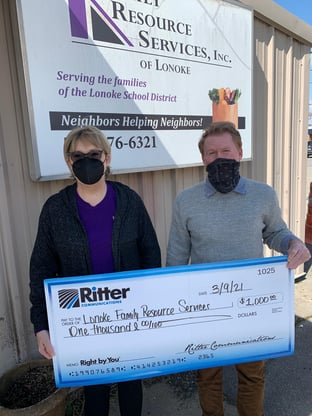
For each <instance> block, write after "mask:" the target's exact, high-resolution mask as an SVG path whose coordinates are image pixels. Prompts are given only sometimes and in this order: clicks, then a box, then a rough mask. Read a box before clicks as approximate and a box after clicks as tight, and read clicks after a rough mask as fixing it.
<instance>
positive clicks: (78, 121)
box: [50, 111, 245, 130]
mask: <svg viewBox="0 0 312 416" xmlns="http://www.w3.org/2000/svg"><path fill="white" fill-rule="evenodd" d="M211 122H212V117H211V116H203V115H192V116H190V115H165V114H116V113H76V112H62V111H51V112H50V126H51V130H71V129H73V128H75V127H79V126H85V125H92V126H95V127H97V128H99V129H100V130H203V129H205V128H206V127H207V126H208V125H209V124H210V123H211ZM238 128H239V129H244V128H245V117H239V119H238Z"/></svg>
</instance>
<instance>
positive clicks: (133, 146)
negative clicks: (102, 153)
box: [107, 136, 157, 150]
mask: <svg viewBox="0 0 312 416" xmlns="http://www.w3.org/2000/svg"><path fill="white" fill-rule="evenodd" d="M107 139H108V141H109V143H110V145H111V146H112V147H114V148H115V149H117V150H122V149H130V150H137V149H156V147H157V143H156V137H155V136H131V137H130V138H126V137H122V136H118V137H114V136H109V137H107Z"/></svg>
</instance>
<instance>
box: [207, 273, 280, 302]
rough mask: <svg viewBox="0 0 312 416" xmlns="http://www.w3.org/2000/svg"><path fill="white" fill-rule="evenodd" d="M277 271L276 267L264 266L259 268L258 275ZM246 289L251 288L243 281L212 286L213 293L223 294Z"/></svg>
mask: <svg viewBox="0 0 312 416" xmlns="http://www.w3.org/2000/svg"><path fill="white" fill-rule="evenodd" d="M274 273H276V270H275V267H262V268H261V269H257V276H268V275H272V274H274ZM244 290H249V288H245V287H244V284H243V283H242V282H234V281H233V280H231V281H230V282H221V283H218V284H215V285H213V286H212V291H211V294H212V295H222V294H225V293H234V292H243V291H244Z"/></svg>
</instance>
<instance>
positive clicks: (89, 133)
mask: <svg viewBox="0 0 312 416" xmlns="http://www.w3.org/2000/svg"><path fill="white" fill-rule="evenodd" d="M80 140H83V141H87V142H89V143H91V144H93V145H94V146H95V147H96V148H97V149H101V150H103V151H104V153H105V155H109V156H110V155H111V145H110V143H109V141H108V140H107V137H106V136H105V134H104V133H102V131H101V130H99V129H98V128H97V127H94V126H82V127H76V128H75V129H73V130H71V131H70V132H69V133H68V135H67V136H66V137H65V141H64V147H63V152H64V159H65V161H66V162H67V161H68V160H69V157H70V152H73V151H74V150H75V147H76V144H77V142H79V141H80ZM109 174H110V167H109V166H107V168H106V170H105V176H108V175H109Z"/></svg>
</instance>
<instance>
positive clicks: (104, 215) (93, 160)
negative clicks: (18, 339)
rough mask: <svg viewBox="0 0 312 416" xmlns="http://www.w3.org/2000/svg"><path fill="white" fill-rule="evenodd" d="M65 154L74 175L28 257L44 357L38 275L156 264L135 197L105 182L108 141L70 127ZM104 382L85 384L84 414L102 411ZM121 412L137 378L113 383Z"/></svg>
mask: <svg viewBox="0 0 312 416" xmlns="http://www.w3.org/2000/svg"><path fill="white" fill-rule="evenodd" d="M64 158H65V161H66V163H67V165H68V168H69V170H70V171H71V173H72V175H73V176H74V178H75V179H76V181H75V184H73V185H69V186H67V187H66V188H64V189H63V190H61V191H60V192H59V193H57V194H55V195H52V196H51V197H50V198H49V199H48V200H47V201H46V203H45V204H44V206H43V209H42V212H41V214H40V218H39V226H38V233H37V237H36V241H35V244H34V248H33V252H32V255H31V260H30V301H31V304H32V306H31V321H32V323H33V325H34V330H35V334H36V338H37V343H38V348H39V352H40V353H41V354H42V355H43V356H44V357H46V358H48V359H51V358H52V357H53V355H54V354H55V352H54V349H53V346H52V345H51V342H50V337H49V330H48V320H47V312H46V305H45V297H44V288H43V280H44V279H46V278H52V277H62V276H64V277H69V276H82V275H88V274H97V273H111V272H119V271H126V270H137V269H147V268H154V267H160V266H161V259H160V249H159V245H158V241H157V237H156V234H155V231H154V228H153V225H152V223H151V220H150V218H149V216H148V213H147V211H146V209H145V207H144V204H143V202H142V200H141V199H140V197H139V196H138V195H137V194H136V193H135V192H134V191H133V190H131V189H130V188H129V187H127V186H126V185H123V184H121V183H119V182H112V181H107V180H106V177H107V175H108V174H109V172H110V167H109V166H110V161H111V147H110V144H109V142H108V140H107V139H106V137H105V136H104V135H103V133H102V132H101V131H100V130H99V129H97V128H95V127H91V126H86V127H81V128H80V127H79V128H76V129H74V130H72V131H71V132H70V133H69V134H68V136H67V137H66V139H65V142H64ZM109 394H110V386H109V385H108V384H105V385H95V386H86V387H85V415H86V416H97V415H101V416H104V415H107V416H108V414H109ZM118 396H119V407H120V413H121V415H122V416H139V415H141V409H142V385H141V381H140V380H134V381H128V382H122V383H118Z"/></svg>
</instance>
